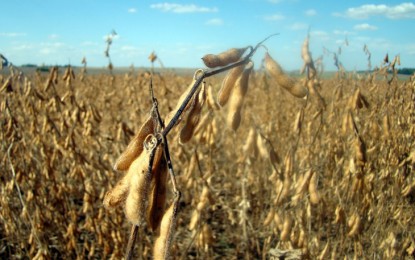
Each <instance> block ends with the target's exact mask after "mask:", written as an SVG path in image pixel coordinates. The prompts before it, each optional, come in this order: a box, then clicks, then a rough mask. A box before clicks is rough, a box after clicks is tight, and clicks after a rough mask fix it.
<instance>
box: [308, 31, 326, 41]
mask: <svg viewBox="0 0 415 260" xmlns="http://www.w3.org/2000/svg"><path fill="white" fill-rule="evenodd" d="M310 34H311V36H312V37H315V38H318V39H320V40H323V41H327V40H329V39H330V37H329V34H328V33H327V32H325V31H312V32H310Z"/></svg>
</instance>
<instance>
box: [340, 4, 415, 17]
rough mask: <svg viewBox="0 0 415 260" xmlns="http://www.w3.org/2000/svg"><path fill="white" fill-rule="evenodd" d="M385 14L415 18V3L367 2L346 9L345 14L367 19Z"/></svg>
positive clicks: (387, 15)
mask: <svg viewBox="0 0 415 260" xmlns="http://www.w3.org/2000/svg"><path fill="white" fill-rule="evenodd" d="M376 15H377V16H385V17H387V18H389V19H415V5H414V4H413V3H402V4H399V5H395V6H388V5H384V4H381V5H374V4H367V5H362V6H359V7H352V8H349V9H347V10H346V12H345V14H344V16H346V17H350V18H354V19H365V18H369V17H370V16H376Z"/></svg>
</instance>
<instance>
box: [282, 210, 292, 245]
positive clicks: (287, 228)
mask: <svg viewBox="0 0 415 260" xmlns="http://www.w3.org/2000/svg"><path fill="white" fill-rule="evenodd" d="M292 225H293V220H292V218H291V216H290V215H286V216H285V218H284V224H283V226H282V231H281V236H280V238H281V241H288V239H289V238H290V234H291V228H292Z"/></svg>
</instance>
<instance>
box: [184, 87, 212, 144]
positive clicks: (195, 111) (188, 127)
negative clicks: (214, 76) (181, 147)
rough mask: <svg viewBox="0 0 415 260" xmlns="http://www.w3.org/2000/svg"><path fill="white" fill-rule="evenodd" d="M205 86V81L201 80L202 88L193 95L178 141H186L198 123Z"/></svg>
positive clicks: (204, 97) (204, 98) (204, 95)
mask: <svg viewBox="0 0 415 260" xmlns="http://www.w3.org/2000/svg"><path fill="white" fill-rule="evenodd" d="M205 90H206V88H205V82H203V85H202V88H201V89H200V91H199V93H198V95H197V96H195V97H194V105H193V106H192V107H191V108H190V110H189V112H188V114H187V119H186V122H185V124H184V126H183V128H182V129H181V131H180V142H181V143H186V142H188V141H189V140H190V139H191V138H192V136H193V133H194V130H195V128H196V126H197V124H198V123H199V118H200V113H201V112H202V108H203V105H204V104H205V100H206V91H205Z"/></svg>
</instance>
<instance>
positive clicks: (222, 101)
mask: <svg viewBox="0 0 415 260" xmlns="http://www.w3.org/2000/svg"><path fill="white" fill-rule="evenodd" d="M243 71H244V66H242V65H241V66H238V67H236V68H233V69H231V70H230V71H229V72H228V74H227V75H226V77H225V79H224V80H223V82H222V87H221V88H220V90H219V93H218V104H219V105H220V106H221V107H223V106H224V105H226V103H227V102H228V100H229V97H230V95H231V92H232V90H233V88H234V86H235V83H236V80H237V79H238V78H239V77H240V76H241V74H242V72H243Z"/></svg>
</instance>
